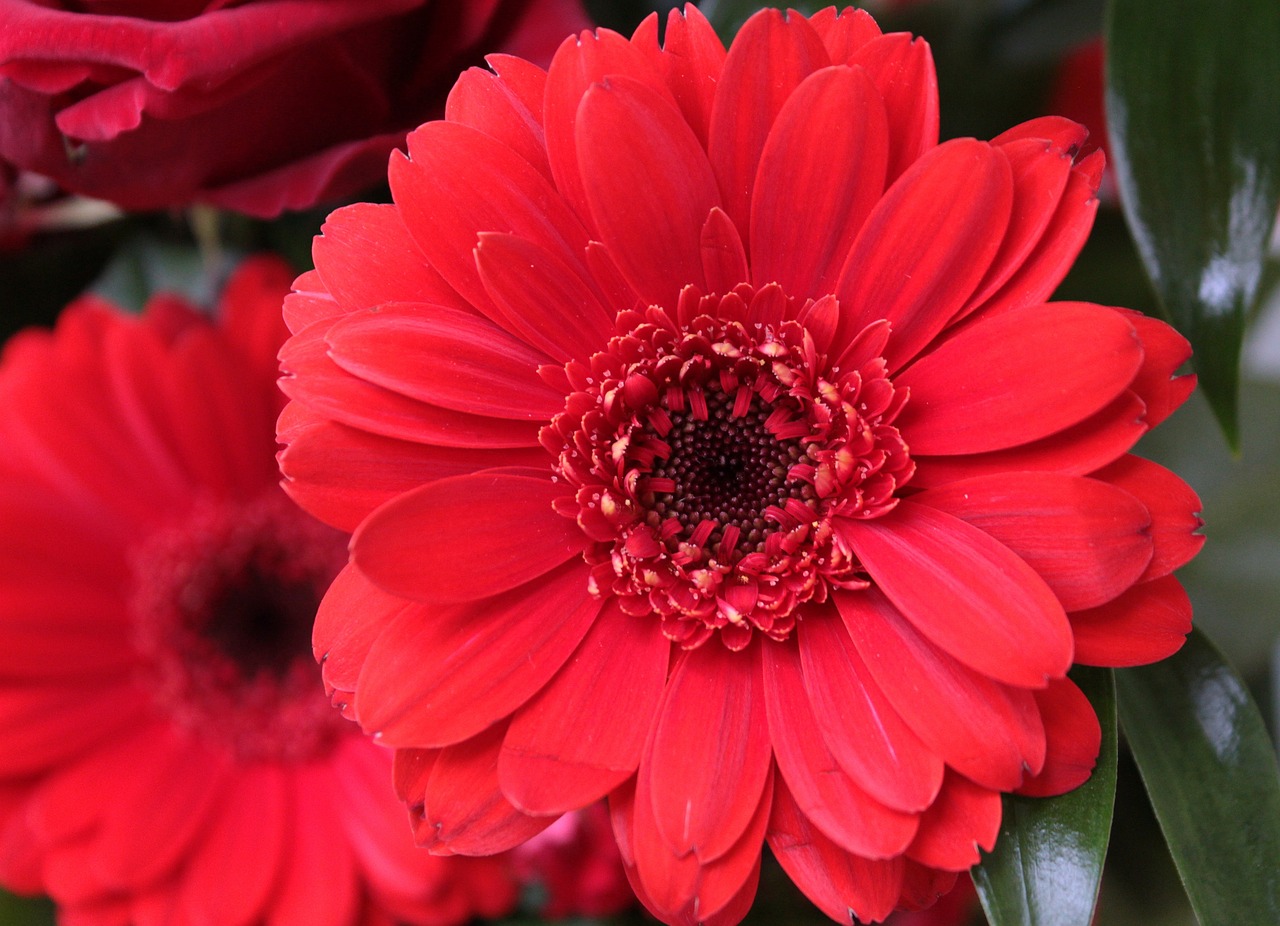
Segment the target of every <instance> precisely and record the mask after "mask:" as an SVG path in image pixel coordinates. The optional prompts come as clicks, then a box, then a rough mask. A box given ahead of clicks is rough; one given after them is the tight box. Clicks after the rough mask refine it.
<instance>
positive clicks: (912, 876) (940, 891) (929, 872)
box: [898, 859, 956, 910]
mask: <svg viewBox="0 0 1280 926" xmlns="http://www.w3.org/2000/svg"><path fill="white" fill-rule="evenodd" d="M955 885H956V873H955V872H954V871H942V870H941V869H939V868H930V867H929V866H928V865H921V864H920V863H919V862H914V861H912V860H911V859H905V860H904V863H903V866H902V896H901V897H899V898H898V908H899V909H900V910H925V909H928V908H929V907H932V906H933V904H934V902H935V901H937V900H938V898H939V897H941V896H942V895H944V894H946V893H948V892H950V891H951V890H952V888H954V887H955Z"/></svg>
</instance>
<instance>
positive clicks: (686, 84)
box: [658, 4, 726, 148]
mask: <svg viewBox="0 0 1280 926" xmlns="http://www.w3.org/2000/svg"><path fill="white" fill-rule="evenodd" d="M725 56H726V52H725V49H724V45H723V43H721V41H720V37H719V36H717V35H716V31H715V29H713V28H712V27H711V23H709V22H707V18H706V17H705V16H704V15H702V11H701V10H699V9H698V8H697V7H696V6H694V5H692V4H686V5H685V7H684V9H683V10H681V9H679V8H675V7H673V8H672V10H671V12H670V13H669V14H668V16H667V30H666V33H665V34H664V35H663V49H662V52H661V54H660V57H659V60H658V70H659V71H660V72H661V73H662V76H663V78H664V79H665V81H666V83H667V88H668V89H669V90H670V91H671V95H672V96H673V97H675V99H676V103H678V104H679V106H680V111H681V112H682V113H683V114H684V118H685V121H686V122H688V123H689V127H690V128H692V129H693V132H694V134H695V135H696V136H697V137H698V141H699V142H700V143H701V144H702V146H703V147H704V148H705V147H706V144H707V136H708V134H709V132H710V125H711V107H712V105H713V104H714V103H715V96H716V86H717V84H719V82H720V74H721V72H722V71H723V70H724V62H725Z"/></svg>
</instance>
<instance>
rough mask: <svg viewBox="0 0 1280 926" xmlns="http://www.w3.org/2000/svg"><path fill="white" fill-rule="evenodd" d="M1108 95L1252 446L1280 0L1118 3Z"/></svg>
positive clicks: (1274, 150)
mask: <svg viewBox="0 0 1280 926" xmlns="http://www.w3.org/2000/svg"><path fill="white" fill-rule="evenodd" d="M1106 103H1107V121H1108V125H1109V128H1110V133H1111V145H1112V152H1113V155H1114V158H1115V163H1114V167H1115V172H1116V179H1117V181H1118V184H1119V187H1120V194H1121V202H1122V204H1123V206H1124V210H1125V215H1126V217H1127V218H1128V220H1129V226H1130V229H1131V230H1132V232H1133V236H1134V239H1135V241H1136V242H1137V245H1138V250H1139V252H1140V254H1141V255H1142V260H1143V263H1144V265H1145V266H1146V269H1147V273H1148V275H1149V276H1150V277H1151V280H1152V282H1153V284H1154V286H1155V290H1156V294H1157V296H1158V297H1159V300H1160V303H1161V306H1162V308H1163V310H1164V311H1165V313H1166V314H1167V316H1168V317H1169V320H1170V321H1172V322H1173V324H1174V325H1175V326H1176V327H1177V328H1178V329H1179V330H1181V331H1182V333H1183V334H1185V335H1186V336H1187V337H1188V338H1189V339H1190V340H1191V343H1192V346H1193V347H1194V348H1195V351H1196V356H1195V360H1194V361H1193V362H1194V364H1195V367H1196V371H1197V372H1198V373H1199V375H1200V384H1201V385H1202V386H1203V387H1204V391H1205V395H1206V396H1207V397H1208V399H1209V402H1210V404H1211V405H1212V406H1213V409H1214V413H1215V414H1216V415H1217V418H1218V422H1219V424H1220V425H1221V426H1222V429H1223V432H1224V434H1225V435H1226V437H1227V442H1228V443H1229V444H1231V446H1232V447H1233V448H1235V447H1238V445H1239V435H1238V430H1239V429H1238V422H1237V397H1236V392H1237V385H1238V381H1239V368H1240V343H1241V339H1242V337H1243V334H1244V325H1245V320H1246V317H1247V315H1248V313H1249V311H1250V308H1251V306H1252V304H1253V302H1254V299H1255V297H1256V296H1257V291H1258V281H1259V278H1260V276H1261V272H1262V265H1263V259H1264V256H1265V253H1266V247H1267V242H1268V240H1269V237H1270V234H1271V228H1272V225H1273V223H1274V221H1275V216H1276V208H1277V201H1278V200H1280V3H1277V2H1276V0H1215V2H1213V3H1205V2H1204V0H1110V5H1109V7H1108V12H1107V99H1106Z"/></svg>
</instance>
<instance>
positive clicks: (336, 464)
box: [279, 403, 547, 532]
mask: <svg viewBox="0 0 1280 926" xmlns="http://www.w3.org/2000/svg"><path fill="white" fill-rule="evenodd" d="M299 412H302V406H300V405H298V404H296V403H294V404H290V405H288V406H286V408H285V411H284V413H283V414H282V415H281V418H280V429H281V430H280V439H281V440H282V441H284V442H285V444H286V447H285V449H284V450H283V451H281V452H280V454H279V461H280V469H281V472H283V473H284V477H285V483H284V488H285V491H286V492H288V493H289V497H290V498H292V499H293V500H294V501H295V502H297V503H298V504H299V505H301V506H302V507H303V508H305V509H306V510H307V511H308V512H309V513H311V514H312V515H314V516H315V517H317V518H319V519H320V520H321V521H324V522H325V523H326V524H331V525H333V526H334V527H337V528H339V529H341V530H345V531H348V532H350V531H353V530H355V529H356V527H357V526H358V525H359V524H360V522H361V521H363V520H364V519H365V518H366V517H367V516H368V515H369V513H370V512H371V511H373V509H374V508H377V507H378V506H379V505H381V504H382V503H383V502H385V501H387V500H389V499H391V498H394V497H395V496H397V495H400V494H402V493H404V492H408V491H409V490H410V489H416V488H417V487H418V486H420V485H422V484H424V483H427V482H435V481H436V480H437V479H445V478H447V477H449V476H460V475H463V474H464V473H474V472H476V471H478V470H482V469H490V468H493V467H498V466H537V465H539V464H543V463H545V462H546V459H547V457H546V452H545V451H544V450H543V449H542V448H541V447H538V448H533V447H528V448H513V449H508V450H484V449H474V448H471V447H432V448H431V449H430V450H426V449H424V448H423V446H422V445H421V444H414V443H410V442H408V441H402V440H395V439H394V438H390V437H380V436H379V435H377V434H370V433H369V432H367V431H360V430H357V429H355V428H349V427H347V426H346V425H343V424H338V423H337V422H336V421H327V420H324V419H319V420H315V419H314V418H312V417H311V416H310V415H307V414H306V413H305V412H303V413H302V414H299ZM295 418H300V419H303V420H304V421H305V423H301V424H299V425H298V426H294V425H292V423H291V422H292V421H293V420H294V419H295Z"/></svg>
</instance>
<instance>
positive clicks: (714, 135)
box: [707, 9, 831, 232]
mask: <svg viewBox="0 0 1280 926" xmlns="http://www.w3.org/2000/svg"><path fill="white" fill-rule="evenodd" d="M830 64H831V59H830V57H829V56H828V55H827V50H826V48H825V47H824V46H823V44H822V40H821V39H820V38H818V34H817V33H816V32H814V31H813V27H812V26H810V25H809V23H808V21H807V20H806V19H805V18H804V17H803V16H799V15H797V14H795V13H786V14H784V13H782V12H781V11H779V10H770V9H766V10H762V11H761V12H760V13H759V14H758V15H756V16H752V17H751V18H750V19H749V20H747V22H746V23H744V24H743V26H742V29H741V30H740V31H739V32H738V34H737V36H735V37H734V40H733V44H732V46H731V47H730V48H729V54H728V57H727V58H726V59H725V63H724V70H723V71H722V72H721V75H720V83H719V85H718V86H717V88H716V99H715V103H714V104H713V105H712V108H711V129H710V133H709V135H708V142H707V151H708V153H709V154H710V156H711V165H712V167H714V168H715V173H716V178H717V180H718V181H719V184H720V193H721V195H722V196H723V197H724V210H725V212H727V213H728V214H729V218H731V219H733V221H734V224H735V225H737V226H738V230H739V231H743V232H745V231H746V229H747V228H748V223H749V222H750V221H751V191H752V187H753V186H754V185H755V182H756V175H757V173H758V167H759V164H760V154H761V152H762V151H764V145H765V140H766V139H767V138H768V137H769V130H770V129H771V128H772V127H773V122H774V119H776V118H777V116H778V113H779V111H781V109H782V107H783V104H785V103H786V101H787V99H788V98H789V97H790V96H791V94H792V92H793V91H794V90H795V89H796V87H798V86H799V85H800V82H801V81H803V80H804V79H805V78H806V77H808V76H809V75H810V74H812V73H813V72H814V71H816V70H818V69H819V68H824V67H827V66H828V65H830ZM748 100H749V101H751V102H750V105H744V103H745V102H746V101H748Z"/></svg>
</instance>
